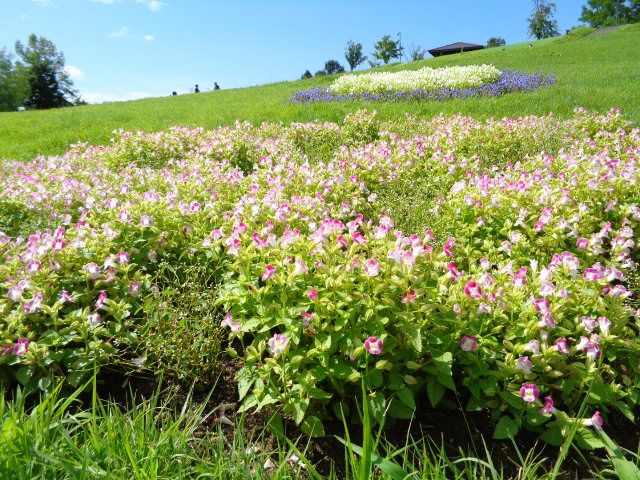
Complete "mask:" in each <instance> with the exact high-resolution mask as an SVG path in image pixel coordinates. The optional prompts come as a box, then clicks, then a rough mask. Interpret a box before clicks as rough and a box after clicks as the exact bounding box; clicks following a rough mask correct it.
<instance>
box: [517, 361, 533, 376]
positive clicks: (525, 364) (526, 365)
mask: <svg viewBox="0 0 640 480" xmlns="http://www.w3.org/2000/svg"><path fill="white" fill-rule="evenodd" d="M532 367H533V363H531V360H529V357H527V356H525V357H520V358H518V359H517V360H516V370H521V371H522V373H524V374H525V375H529V374H530V373H531V368H532Z"/></svg>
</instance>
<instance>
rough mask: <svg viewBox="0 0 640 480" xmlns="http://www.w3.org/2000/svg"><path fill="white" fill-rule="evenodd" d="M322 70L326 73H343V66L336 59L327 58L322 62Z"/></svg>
mask: <svg viewBox="0 0 640 480" xmlns="http://www.w3.org/2000/svg"><path fill="white" fill-rule="evenodd" d="M324 71H325V72H327V75H333V74H336V73H343V72H344V67H343V66H342V65H340V62H338V61H337V60H327V61H326V62H325V63H324Z"/></svg>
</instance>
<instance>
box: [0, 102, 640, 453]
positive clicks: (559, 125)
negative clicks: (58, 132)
mask: <svg viewBox="0 0 640 480" xmlns="http://www.w3.org/2000/svg"><path fill="white" fill-rule="evenodd" d="M301 132H304V135H303V136H304V138H305V139H306V140H305V141H301ZM314 138H317V139H319V140H318V142H319V141H321V139H328V138H335V139H337V140H336V142H337V143H336V145H337V146H336V148H335V149H334V150H333V155H331V156H330V158H317V157H313V156H312V154H313V152H315V148H316V145H317V144H318V142H316V141H313V139H314ZM522 139H529V142H530V144H531V145H534V146H535V145H538V143H536V142H539V144H541V145H552V144H554V142H559V143H558V144H557V146H556V148H554V150H553V151H550V150H546V151H542V150H541V149H540V148H539V147H535V149H531V148H533V147H531V148H530V150H529V151H526V150H522V148H524V147H526V145H525V146H519V147H518V148H511V147H513V146H514V145H517V144H518V145H519V142H521V140H522ZM552 139H553V142H552V141H551V140H552ZM558 139H559V140H558ZM474 145H477V146H476V147H473V146H474ZM470 146H472V147H470ZM469 148H472V152H473V153H471V154H470V153H468V152H469V150H468V149H469ZM525 151H526V153H523V152H525ZM495 152H499V153H501V154H502V156H501V157H499V156H498V155H496V153H495ZM639 157H640V130H638V129H631V128H630V127H629V126H628V125H626V124H625V122H624V121H623V120H622V119H621V118H620V116H619V114H618V113H617V112H611V113H610V114H608V115H606V116H595V115H590V114H587V113H586V112H583V111H578V112H577V113H576V115H575V117H574V118H572V119H569V120H567V121H559V120H557V119H555V118H554V117H552V116H549V117H543V118H540V117H527V118H522V119H504V120H501V121H496V120H488V121H486V122H483V123H478V122H475V121H473V120H472V119H469V118H465V117H449V118H437V119H434V120H430V121H416V122H412V121H409V120H404V121H394V122H389V123H387V124H380V123H379V122H378V121H377V120H376V119H375V117H374V116H373V115H371V114H368V113H366V112H359V113H356V114H353V115H351V116H349V117H348V118H347V119H345V125H344V126H342V127H338V126H337V125H335V124H307V125H306V126H304V127H303V126H301V125H300V124H297V125H292V126H291V127H285V126H282V125H269V124H265V125H263V126H261V127H253V126H251V125H248V124H240V123H239V124H237V125H236V126H235V127H234V128H220V129H217V130H214V131H210V132H207V131H203V130H188V129H173V130H170V131H168V132H163V133H157V134H144V133H141V132H137V133H121V134H120V135H119V136H118V138H116V139H115V140H114V142H113V144H112V145H111V146H109V147H91V146H86V145H78V146H76V147H75V148H74V149H72V150H71V151H70V152H68V153H67V154H66V155H64V156H62V157H56V158H38V159H36V160H34V161H33V162H26V163H21V162H13V163H8V164H6V165H3V166H2V167H0V201H2V202H5V203H7V204H9V203H10V204H11V205H14V206H16V205H17V206H20V208H17V207H16V208H15V209H13V210H8V209H2V210H0V212H1V213H0V215H3V216H0V222H2V224H1V225H3V227H2V228H3V229H4V230H5V232H8V234H0V255H1V257H0V258H1V260H0V278H2V281H3V283H2V288H3V291H4V292H5V293H4V294H3V296H2V297H1V298H0V311H2V312H3V315H2V317H1V318H0V325H1V326H2V328H1V330H0V342H1V344H2V346H1V347H0V348H2V354H0V375H2V379H4V380H5V381H18V382H20V383H23V384H25V385H27V386H28V387H29V388H34V389H35V388H41V389H47V388H48V386H49V385H50V381H51V380H50V379H51V375H52V374H57V375H64V376H65V377H66V378H67V380H68V382H69V383H71V384H74V385H76V384H78V383H79V382H80V381H81V380H82V379H83V378H85V376H86V375H87V374H88V373H90V372H91V371H92V369H93V367H94V365H98V366H100V365H104V364H109V363H118V364H121V365H129V366H130V367H131V368H137V367H139V366H140V365H142V364H145V365H146V366H147V368H150V369H154V367H155V365H157V363H156V362H157V357H156V355H157V353H156V352H157V351H158V349H153V348H149V347H148V345H149V344H150V343H151V344H163V343H165V342H167V343H168V342H170V340H171V335H172V334H173V335H175V334H176V333H174V332H172V330H171V329H169V330H164V331H162V333H161V334H156V335H154V336H150V333H149V332H150V330H149V329H150V328H151V327H150V326H151V325H154V324H155V323H157V319H158V318H163V316H164V315H168V313H167V311H168V310H167V309H168V308H169V307H168V305H167V301H166V300H163V298H170V297H171V296H172V295H176V291H175V290H176V288H178V294H180V292H179V287H176V286H175V285H183V283H180V282H178V283H175V282H174V283H173V284H171V285H169V284H168V283H167V280H166V279H167V278H168V275H169V273H170V275H171V276H176V277H180V275H181V271H187V269H188V268H190V267H191V266H197V267H198V268H199V270H198V278H192V279H191V280H190V281H192V282H198V281H200V282H202V285H203V286H206V287H207V288H208V289H209V290H211V289H214V290H215V299H214V300H213V301H214V302H215V305H214V304H211V305H207V306H209V307H210V309H211V310H212V311H215V308H220V309H221V313H220V315H219V318H218V320H217V321H218V322H219V326H216V328H217V329H219V331H221V332H223V333H224V335H225V336H226V337H227V338H228V341H227V343H226V344H225V346H224V348H226V354H227V355H229V356H232V357H240V358H241V359H242V361H243V362H244V363H245V367H244V368H243V369H242V370H241V371H240V372H239V375H238V385H239V394H240V399H241V400H242V410H249V409H261V408H274V409H277V410H278V411H279V412H281V413H282V414H283V415H286V416H288V417H290V418H292V419H293V420H295V421H296V422H297V423H299V424H301V425H302V428H303V429H304V430H305V431H307V432H308V433H312V434H318V433H321V432H322V420H323V418H325V417H327V416H330V415H333V414H335V415H338V416H340V415H341V414H342V413H341V412H345V413H347V412H349V410H350V409H351V411H354V410H353V409H354V404H353V401H354V396H356V395H357V393H354V392H358V391H360V384H361V383H362V382H364V384H365V386H366V391H367V395H368V397H369V400H370V402H371V405H372V409H371V410H372V415H373V416H374V417H375V418H377V419H378V420H380V419H381V418H382V416H383V415H384V414H385V412H387V414H388V415H391V416H393V417H397V418H408V417H410V416H411V415H412V414H413V410H414V409H415V407H416V403H417V402H416V398H419V397H424V396H425V395H426V397H427V398H428V399H429V401H430V403H431V404H432V405H433V406H440V405H443V404H444V405H446V404H448V403H450V401H451V400H454V399H455V398H456V397H455V396H454V393H455V394H457V395H458V397H457V398H459V399H461V400H464V403H465V406H466V408H467V409H470V410H477V409H482V408H488V409H490V411H491V412H492V414H493V416H494V419H495V421H496V425H497V429H496V435H497V436H498V437H505V436H512V435H514V434H515V433H516V432H517V431H518V429H520V428H521V427H526V428H529V429H531V430H534V431H537V432H539V433H540V434H541V435H542V437H543V438H544V439H545V440H547V441H549V442H552V443H558V442H559V441H561V440H562V436H563V435H564V434H566V432H567V431H568V427H569V425H570V424H571V423H572V422H573V421H574V418H575V417H576V416H577V415H578V413H579V412H585V415H584V417H585V422H587V423H589V422H591V423H590V424H591V425H594V426H596V427H598V428H600V427H601V426H602V422H604V423H605V424H606V422H607V418H608V416H609V415H610V414H611V413H612V412H614V411H615V412H619V413H621V414H623V415H625V416H627V417H628V418H629V419H633V418H634V417H633V411H634V409H635V408H636V406H637V405H638V402H639V401H640V388H639V387H640V378H639V377H638V362H639V361H640V344H639V342H638V340H637V335H638V333H639V330H640V324H639V321H638V312H637V311H636V310H635V309H634V308H632V307H631V304H630V303H629V297H630V296H631V295H632V292H631V291H630V288H631V283H630V279H631V278H632V277H633V275H635V274H634V269H635V268H636V262H637V260H638V254H637V249H636V245H635V238H637V234H636V232H637V229H638V223H639V222H640V206H639V205H638V198H640V193H639V192H640V181H639V180H640V179H639V174H640V172H639V170H638V158H639ZM496 158H501V161H500V163H496V162H495V159H496ZM425 177H428V178H429V179H431V181H432V182H433V185H434V186H436V185H437V186H438V188H439V190H438V191H439V192H441V194H438V195H434V197H433V199H432V200H429V201H430V202H431V203H430V204H429V205H428V207H424V208H428V209H429V211H430V212H431V218H432V220H433V222H432V223H431V222H430V224H423V225H420V229H417V230H416V231H412V232H409V231H407V232H403V231H401V230H400V229H399V228H397V226H396V219H394V218H392V217H391V216H390V215H389V213H388V212H390V211H392V207H393V205H391V204H386V203H385V197H384V195H383V194H382V193H383V192H384V191H385V189H389V188H390V187H392V186H393V185H399V184H400V182H408V183H407V184H409V185H411V184H412V182H416V181H419V180H422V179H424V178H425ZM12 212H17V213H15V215H16V216H15V217H14V216H12V215H14V214H13V213H12ZM25 218H27V219H28V222H26V223H25ZM24 225H39V226H40V227H39V230H38V231H26V232H25V231H21V228H22V227H21V226H24ZM25 228H26V227H25ZM167 272H169V273H167ZM171 272H173V273H171ZM203 291H204V289H203ZM174 313H175V315H176V318H177V319H178V320H177V321H180V319H181V318H183V317H181V316H180V315H183V314H184V312H183V311H179V312H174ZM172 325H173V324H172ZM179 334H180V335H185V334H186V335H188V334H189V332H188V330H187V329H184V328H183V329H181V330H180V333H179ZM201 340H202V339H201V338H200V337H194V342H196V341H201ZM183 343H184V342H183ZM203 350H206V349H205V348H203ZM145 359H146V362H145ZM181 361H184V360H183V359H182V360H181ZM198 361H199V362H200V359H198ZM201 364H202V363H201V362H200V363H198V365H201ZM592 417H593V418H592ZM589 418H591V420H589ZM580 421H582V420H580ZM579 438H582V439H583V441H584V442H591V444H592V445H594V440H593V439H591V438H590V437H589V436H588V432H587V431H586V430H585V429H580V431H579ZM583 444H585V445H586V443H583Z"/></svg>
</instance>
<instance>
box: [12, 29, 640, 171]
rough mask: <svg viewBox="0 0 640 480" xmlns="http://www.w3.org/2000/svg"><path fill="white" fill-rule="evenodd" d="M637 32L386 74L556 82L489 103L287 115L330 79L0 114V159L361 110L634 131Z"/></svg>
mask: <svg viewBox="0 0 640 480" xmlns="http://www.w3.org/2000/svg"><path fill="white" fill-rule="evenodd" d="M638 45H640V24H636V25H630V26H626V27H623V28H620V29H618V30H614V31H610V32H596V33H595V34H591V35H587V36H584V37H574V36H565V37H559V38H556V39H548V40H542V41H538V42H534V43H533V46H532V47H529V46H528V43H522V44H516V45H511V46H507V47H505V48H493V49H488V50H481V51H476V52H469V53H463V54H458V55H451V56H447V57H441V58H437V59H429V60H423V61H420V62H414V63H409V64H403V65H395V66H391V67H388V69H389V70H400V69H415V68H419V67H421V66H424V65H428V66H433V67H441V66H447V65H466V64H477V63H491V64H494V65H495V66H497V67H498V68H501V69H514V70H520V71H524V72H536V71H542V72H546V73H553V74H555V75H556V76H557V83H556V84H555V85H554V86H553V87H551V88H548V89H542V90H538V91H536V92H533V93H518V94H510V95H507V96H504V97H499V98H477V99H467V100H452V101H447V102H444V103H427V102H423V103H406V104H397V103H394V104H385V103H376V104H366V105H365V104H363V103H362V102H356V101H353V102H345V103H340V104H336V103H331V104H317V105H294V104H290V103H288V102H287V99H288V98H290V96H291V95H292V94H293V93H294V92H296V91H298V90H302V89H307V88H310V87H312V86H319V85H326V84H328V83H330V82H331V81H332V78H333V77H325V78H320V79H311V80H305V81H293V82H282V83H274V84H269V85H263V86H257V87H251V88H243V89H234V90H221V91H218V92H210V93H200V94H197V95H195V94H193V95H182V96H178V97H171V96H168V97H163V98H153V99H145V100H138V101H131V102H122V103H111V104H104V105H87V106H83V107H75V108H65V109H58V110H49V111H43V112H15V113H1V114H0V158H15V159H28V158H31V157H33V156H35V155H37V154H59V153H62V152H64V151H65V150H66V149H67V148H68V146H69V144H71V143H75V142H77V141H86V142H91V143H96V144H102V143H106V142H108V140H109V138H110V136H111V132H112V131H113V130H114V129H117V128H124V129H142V130H147V131H155V130H161V129H165V128H167V127H169V126H172V125H189V126H203V127H213V126H216V125H221V124H228V123H233V122H234V121H235V120H236V119H240V120H248V121H251V122H254V123H260V122H263V121H283V122H291V121H306V120H314V119H320V120H333V121H337V120H339V119H342V118H343V117H344V115H345V114H346V113H347V112H349V111H352V110H356V109H359V108H362V107H363V106H368V107H369V108H375V109H376V110H378V112H379V113H380V114H381V116H382V117H383V118H390V117H396V116H401V115H403V114H404V113H405V112H412V113H416V114H420V115H425V116H432V115H434V114H437V113H440V112H444V113H456V112H462V113H465V114H469V115H473V116H474V117H478V118H484V117H488V116H492V115H493V116H498V117H500V116H507V115H508V116H519V115H526V114H542V115H544V114H547V113H549V112H554V113H555V114H557V115H559V116H567V115H568V114H569V113H570V112H571V111H572V110H573V108H574V107H576V106H582V107H586V108H589V109H593V110H596V111H606V110H608V109H609V108H612V107H619V108H622V109H623V111H624V113H625V114H626V115H627V116H628V117H629V118H630V119H632V120H634V121H636V122H638V121H640V61H639V60H638V54H637V46H638Z"/></svg>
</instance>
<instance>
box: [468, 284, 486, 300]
mask: <svg viewBox="0 0 640 480" xmlns="http://www.w3.org/2000/svg"><path fill="white" fill-rule="evenodd" d="M464 294H465V295H466V296H467V297H470V298H476V299H478V298H482V288H480V285H478V283H477V282H474V281H473V280H472V281H470V282H467V284H466V285H465V286H464Z"/></svg>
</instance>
